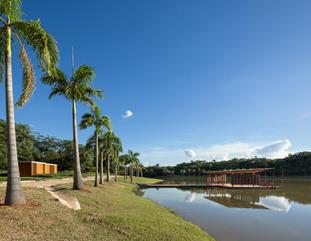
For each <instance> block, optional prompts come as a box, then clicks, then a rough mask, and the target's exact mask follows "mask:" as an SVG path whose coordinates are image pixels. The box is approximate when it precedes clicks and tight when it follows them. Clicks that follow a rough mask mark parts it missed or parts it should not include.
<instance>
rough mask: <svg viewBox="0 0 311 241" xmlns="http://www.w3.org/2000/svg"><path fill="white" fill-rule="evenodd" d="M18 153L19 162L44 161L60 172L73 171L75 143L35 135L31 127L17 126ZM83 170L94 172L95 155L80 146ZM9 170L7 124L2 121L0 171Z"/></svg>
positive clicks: (0, 131) (0, 125) (0, 127)
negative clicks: (55, 166) (56, 167)
mask: <svg viewBox="0 0 311 241" xmlns="http://www.w3.org/2000/svg"><path fill="white" fill-rule="evenodd" d="M16 139H17V152H18V157H19V161H43V162H48V163H55V164H57V165H58V169H59V171H65V170H72V166H73V157H74V151H73V142H72V141H70V140H60V139H57V138H55V137H51V136H42V135H40V134H37V133H33V131H32V130H31V127H30V126H29V125H24V124H17V125H16ZM79 149H80V159H81V168H82V170H83V171H84V172H86V171H91V170H93V168H94V167H93V163H92V161H93V160H94V154H93V151H91V150H89V149H88V148H86V147H85V146H83V145H80V146H79ZM6 169H7V147H6V123H5V121H3V120H0V170H6Z"/></svg>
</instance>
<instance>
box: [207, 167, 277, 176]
mask: <svg viewBox="0 0 311 241" xmlns="http://www.w3.org/2000/svg"><path fill="white" fill-rule="evenodd" d="M272 169H273V168H249V169H228V170H221V171H208V172H205V173H207V174H219V175H222V174H256V173H262V172H265V171H269V170H272Z"/></svg>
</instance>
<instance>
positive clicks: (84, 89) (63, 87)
mask: <svg viewBox="0 0 311 241" xmlns="http://www.w3.org/2000/svg"><path fill="white" fill-rule="evenodd" d="M94 77H95V72H94V69H93V68H92V67H90V66H87V65H82V66H80V67H79V68H78V69H77V70H76V71H73V74H72V76H71V78H70V79H68V78H67V76H66V75H65V73H64V72H62V71H61V70H59V69H57V70H56V71H55V73H54V74H53V75H48V74H47V75H45V76H43V77H42V81H43V82H44V83H46V84H48V85H50V86H52V91H51V93H50V96H49V99H51V98H52V97H54V96H56V95H61V96H64V97H65V98H66V99H67V100H69V101H71V103H72V127H73V145H74V153H75V155H74V177H73V189H77V190H81V189H83V180H82V174H81V165H80V156H79V142H78V130H77V116H76V115H77V114H76V112H77V109H76V108H77V107H76V102H80V103H82V104H88V105H90V106H95V102H94V101H93V99H92V98H93V97H98V98H102V91H101V90H97V89H93V88H92V87H91V82H92V81H93V79H94Z"/></svg>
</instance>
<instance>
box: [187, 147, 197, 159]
mask: <svg viewBox="0 0 311 241" xmlns="http://www.w3.org/2000/svg"><path fill="white" fill-rule="evenodd" d="M185 154H186V156H188V157H191V158H194V157H195V156H196V154H195V151H194V150H192V149H187V150H185Z"/></svg>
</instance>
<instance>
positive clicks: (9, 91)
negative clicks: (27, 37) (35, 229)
mask: <svg viewBox="0 0 311 241" xmlns="http://www.w3.org/2000/svg"><path fill="white" fill-rule="evenodd" d="M6 35H7V36H6V51H5V94H6V120H7V148H8V179H7V188H6V196H5V201H4V203H5V204H6V205H20V204H24V203H25V196H24V193H23V190H22V186H21V180H20V174H19V168H18V157H17V148H16V133H15V117H14V100H13V77H12V48H11V29H10V27H7V30H6Z"/></svg>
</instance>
